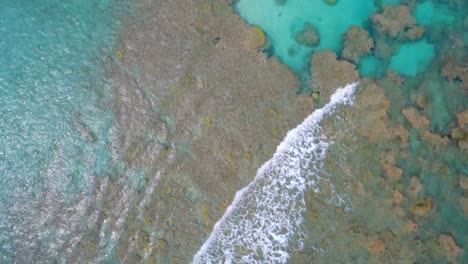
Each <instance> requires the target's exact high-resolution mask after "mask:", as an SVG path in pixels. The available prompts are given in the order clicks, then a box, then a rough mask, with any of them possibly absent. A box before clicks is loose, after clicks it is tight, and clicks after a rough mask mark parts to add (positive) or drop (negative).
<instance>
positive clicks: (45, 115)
mask: <svg viewBox="0 0 468 264" xmlns="http://www.w3.org/2000/svg"><path fill="white" fill-rule="evenodd" d="M0 2H1V3H0V5H1V8H0V35H1V36H2V37H1V39H0V51H1V52H0V54H2V55H1V56H0V57H1V58H0V116H1V118H0V263H33V262H36V263H40V262H42V261H44V263H45V262H48V263H50V262H53V261H58V262H62V261H63V260H64V259H65V258H62V257H65V256H66V255H67V254H68V253H65V252H61V251H63V249H62V250H61V249H60V246H62V245H64V243H66V242H67V240H69V239H71V237H70V236H69V233H68V231H70V230H72V229H73V227H72V226H73V223H72V222H73V221H72V218H73V217H72V216H69V217H70V219H69V220H70V221H65V222H64V225H67V226H61V227H58V226H55V223H54V221H55V220H53V219H54V218H55V219H56V218H58V217H59V215H61V214H65V213H63V212H61V210H64V208H65V207H66V206H64V205H66V204H69V205H73V204H76V203H78V201H80V200H81V199H82V197H83V196H86V194H87V193H89V192H90V191H91V190H92V187H93V185H94V180H93V179H94V178H95V177H103V176H104V175H105V174H106V173H107V171H109V168H110V166H111V160H112V157H111V156H112V154H111V152H110V151H109V147H108V146H109V144H110V143H111V142H112V141H115V133H114V130H115V126H114V123H113V120H114V116H113V113H112V112H111V111H109V108H110V106H111V101H110V98H111V97H110V96H109V83H107V82H106V81H105V67H103V63H104V61H105V60H106V58H107V56H109V55H110V54H112V53H113V45H114V43H115V32H116V30H117V29H118V28H119V17H121V16H122V15H123V14H125V13H128V11H129V10H130V8H131V6H132V5H131V4H132V1H114V0H109V1H97V0H96V1H94V0H92V1H74V0H73V1H55V0H48V1H0ZM78 204H79V203H78ZM76 207H79V206H75V208H76ZM74 217H78V218H79V217H80V216H79V214H77V215H75V216H74ZM76 220H77V219H76ZM68 242H69V241H68ZM58 262H56V263H58Z"/></svg>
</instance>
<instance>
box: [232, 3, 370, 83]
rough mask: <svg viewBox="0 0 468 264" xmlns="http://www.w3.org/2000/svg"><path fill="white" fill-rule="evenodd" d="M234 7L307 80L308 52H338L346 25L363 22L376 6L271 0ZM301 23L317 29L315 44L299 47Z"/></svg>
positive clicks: (282, 58) (240, 4)
mask: <svg viewBox="0 0 468 264" xmlns="http://www.w3.org/2000/svg"><path fill="white" fill-rule="evenodd" d="M236 9H237V11H238V13H239V15H240V16H241V17H242V18H244V19H245V21H247V22H248V23H249V24H252V25H257V26H259V27H260V28H262V29H263V30H264V31H265V33H266V35H267V37H268V38H269V39H270V41H271V43H272V46H273V50H274V54H275V55H276V56H278V58H279V59H280V60H281V61H282V62H283V63H284V64H286V65H288V66H289V67H290V68H291V69H292V70H293V71H294V72H296V73H297V74H298V76H299V77H300V78H301V79H303V80H307V79H308V78H309V74H310V72H309V66H310V65H309V64H310V55H311V54H312V52H314V51H320V50H325V49H330V50H334V51H336V52H338V51H339V50H340V49H341V47H342V44H341V39H342V35H343V33H344V32H346V30H347V29H348V27H349V26H351V25H364V22H365V21H366V20H367V18H368V17H369V15H370V14H371V13H373V12H374V11H375V10H376V7H375V5H374V3H373V2H372V1H368V0H356V1H338V3H337V4H336V5H333V6H330V5H327V4H326V3H325V1H308V0H287V1H285V3H284V4H283V5H280V4H278V3H277V2H276V1H271V0H255V1H250V0H240V1H239V2H238V3H237V5H236ZM305 22H309V23H311V24H313V25H314V26H315V27H316V28H317V31H318V33H319V35H320V43H319V45H318V46H317V47H307V46H302V45H300V44H298V43H297V42H296V41H295V39H294V36H295V34H296V33H297V32H298V31H300V30H302V29H303V25H304V23H305Z"/></svg>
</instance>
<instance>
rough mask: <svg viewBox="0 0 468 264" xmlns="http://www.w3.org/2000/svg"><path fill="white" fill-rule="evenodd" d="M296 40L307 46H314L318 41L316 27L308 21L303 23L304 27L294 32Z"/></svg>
mask: <svg viewBox="0 0 468 264" xmlns="http://www.w3.org/2000/svg"><path fill="white" fill-rule="evenodd" d="M294 39H295V40H296V42H297V43H298V44H300V45H303V46H307V47H315V46H317V45H318V44H319V43H320V36H319V34H318V32H317V29H316V28H315V27H314V26H313V25H312V24H311V23H309V22H305V23H304V28H303V29H302V30H301V31H299V32H297V33H296V36H295V37H294Z"/></svg>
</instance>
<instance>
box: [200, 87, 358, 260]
mask: <svg viewBox="0 0 468 264" xmlns="http://www.w3.org/2000/svg"><path fill="white" fill-rule="evenodd" d="M357 86H358V83H352V84H348V85H347V86H345V87H343V88H339V89H338V90H337V91H336V92H335V93H334V94H333V95H332V97H331V99H330V102H329V103H328V104H326V105H325V106H324V107H323V108H321V109H317V110H315V111H314V112H313V113H312V114H311V115H309V116H308V117H307V118H306V119H305V120H304V122H302V123H301V124H300V125H299V126H298V127H296V128H295V129H293V130H291V131H289V132H288V134H287V135H286V138H285V139H284V140H283V142H281V144H280V145H279V146H278V148H277V150H276V153H275V154H274V155H273V157H272V158H271V159H270V160H269V161H267V162H266V163H265V164H264V165H263V166H262V167H261V168H260V169H259V170H258V172H257V175H256V177H255V179H254V180H253V181H252V182H251V183H250V184H249V185H247V186H246V187H245V188H243V189H242V190H240V191H238V192H237V193H236V195H235V198H234V201H233V202H232V204H231V205H230V206H229V207H228V209H227V210H226V213H225V214H224V215H223V217H222V218H221V219H220V220H219V221H218V222H217V223H216V224H215V226H214V228H213V232H212V233H211V234H210V236H209V238H208V239H207V240H206V241H205V243H204V244H203V246H202V247H201V249H200V250H199V251H198V253H197V254H196V255H195V256H194V259H193V263H195V264H198V263H285V262H286V261H287V259H288V258H289V254H288V250H287V247H288V243H289V240H290V238H291V237H292V236H293V235H294V234H296V232H297V228H298V227H299V225H300V223H301V222H302V216H301V215H302V213H303V212H304V210H305V204H304V199H303V195H304V192H305V191H306V190H309V189H313V190H314V191H317V192H318V191H319V190H318V187H317V182H319V181H320V180H321V177H320V176H319V172H320V171H321V168H322V166H323V161H324V159H325V157H326V153H327V149H328V147H329V145H330V144H331V142H327V139H326V137H325V135H324V134H323V132H322V128H321V126H320V122H321V121H322V120H323V119H324V118H325V117H327V116H329V115H331V114H332V113H334V111H335V109H336V106H338V105H342V104H344V105H346V104H352V103H353V99H354V98H353V94H354V91H355V89H356V87H357Z"/></svg>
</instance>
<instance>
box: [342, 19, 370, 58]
mask: <svg viewBox="0 0 468 264" xmlns="http://www.w3.org/2000/svg"><path fill="white" fill-rule="evenodd" d="M373 47H374V41H373V40H372V38H371V37H370V36H369V32H367V30H365V29H363V28H361V27H358V26H351V27H350V28H349V29H348V31H346V33H345V34H344V45H343V51H342V55H343V58H345V59H347V60H350V61H352V62H354V63H358V62H359V60H360V59H361V57H362V56H364V55H366V54H369V53H370V51H371V49H372V48H373Z"/></svg>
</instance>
